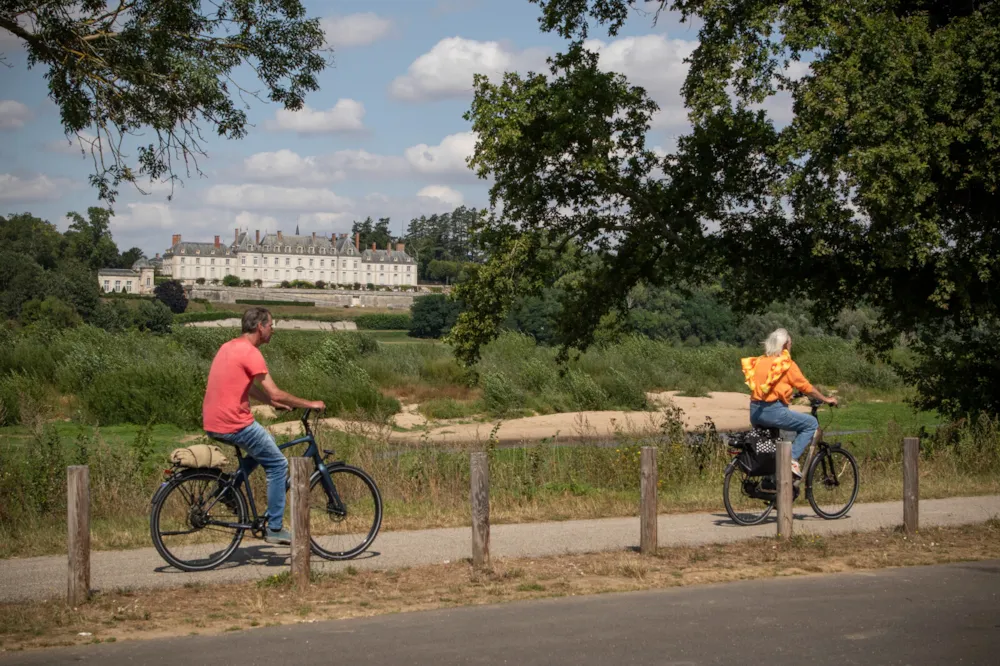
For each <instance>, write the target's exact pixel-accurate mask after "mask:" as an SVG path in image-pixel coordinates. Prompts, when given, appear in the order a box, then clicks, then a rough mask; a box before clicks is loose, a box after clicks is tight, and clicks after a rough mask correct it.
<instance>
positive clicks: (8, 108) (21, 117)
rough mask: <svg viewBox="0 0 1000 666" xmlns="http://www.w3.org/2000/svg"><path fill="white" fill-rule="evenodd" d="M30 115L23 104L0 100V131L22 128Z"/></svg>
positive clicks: (29, 110)
mask: <svg viewBox="0 0 1000 666" xmlns="http://www.w3.org/2000/svg"><path fill="white" fill-rule="evenodd" d="M31 117H32V113H31V109H29V108H28V107H27V106H25V105H24V104H21V103H20V102H17V101H15V100H12V99H0V129H17V128H19V127H24V125H25V123H27V122H28V121H29V120H31Z"/></svg>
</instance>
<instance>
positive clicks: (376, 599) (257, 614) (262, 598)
mask: <svg viewBox="0 0 1000 666" xmlns="http://www.w3.org/2000/svg"><path fill="white" fill-rule="evenodd" d="M997 557H1000V521H998V520H996V519H993V520H991V521H988V522H986V523H983V524H979V525H969V526H963V527H952V528H931V529H927V530H921V533H920V534H917V535H915V536H906V535H904V534H902V533H901V532H900V531H898V530H883V531H880V532H870V533H859V534H844V535H839V536H830V537H821V536H818V535H797V536H796V537H795V538H793V539H792V540H790V541H787V542H783V541H778V540H776V539H771V538H761V539H757V540H753V541H743V542H738V543H733V544H725V545H721V544H720V545H712V546H699V547H675V548H662V549H660V550H659V551H658V552H657V553H656V555H655V556H649V557H646V556H640V555H638V554H636V553H633V552H617V553H599V554H588V555H572V556H568V555H567V556H560V557H548V558H531V559H517V560H515V559H510V560H499V561H495V562H494V564H493V567H492V570H491V571H489V572H485V573H480V572H475V571H473V570H472V567H471V566H470V564H469V562H468V561H467V560H463V561H461V562H450V563H445V564H441V565H435V566H426V567H416V568H412V569H399V570H387V571H360V570H356V569H353V568H351V567H348V568H347V569H346V570H345V571H343V572H340V573H337V574H323V575H317V576H316V577H315V580H314V582H313V585H311V586H310V589H309V590H307V591H305V592H304V593H299V592H297V591H295V590H294V589H292V588H291V586H290V583H289V576H288V572H287V571H284V572H283V573H281V574H279V575H276V576H272V577H270V578H267V579H264V580H262V581H258V582H256V583H244V584H239V585H213V586H201V585H197V584H189V585H186V586H185V587H182V588H176V589H173V590H150V591H146V590H143V591H132V590H127V589H124V590H117V591H115V592H108V593H104V594H100V595H99V596H97V597H95V598H94V599H93V600H91V601H90V602H88V603H87V604H84V605H82V606H80V607H78V608H67V607H66V606H65V604H63V603H61V602H59V601H50V602H32V603H19V604H3V605H0V651H6V650H20V649H24V648H38V647H46V646H56V645H77V644H81V643H99V642H114V641H118V640H128V639H148V638H159V637H164V636H182V635H189V634H220V633H224V632H227V631H243V630H249V629H252V628H254V627H258V626H270V625H276V624H295V623H300V622H315V621H318V620H331V619H340V618H350V617H362V616H372V615H381V614H386V613H397V612H406V611H417V610H428V609H434V608H442V607H454V606H469V605H480V604H489V603H502V602H507V601H519V600H525V599H537V598H542V597H556V596H568V595H581V594H599V593H604V592H625V591H633V590H645V589H661V588H667V587H677V586H681V585H699V584H704V583H718V582H726V581H734V580H749V579H757V578H770V577H776V576H795V575H803V574H816V573H835V572H840V571H851V570H865V569H881V568H888V567H896V566H914V565H928V564H943V563H947V562H957V561H968V560H985V559H993V558H997Z"/></svg>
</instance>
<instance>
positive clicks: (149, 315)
mask: <svg viewBox="0 0 1000 666" xmlns="http://www.w3.org/2000/svg"><path fill="white" fill-rule="evenodd" d="M173 323H174V313H173V312H171V311H170V308H168V307H167V306H166V305H164V304H163V303H162V302H161V301H159V300H155V301H143V302H142V303H139V309H138V310H137V311H136V313H135V324H136V326H137V327H138V328H139V330H140V331H149V332H150V333H159V334H164V333H169V332H170V328H171V326H172V325H173Z"/></svg>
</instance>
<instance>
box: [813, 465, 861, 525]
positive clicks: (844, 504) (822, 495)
mask: <svg viewBox="0 0 1000 666" xmlns="http://www.w3.org/2000/svg"><path fill="white" fill-rule="evenodd" d="M806 497H807V498H808V499H809V504H811V505H812V508H813V511H815V512H816V515H818V516H819V517H820V518H825V519H826V520H835V519H837V518H842V517H843V516H844V515H845V514H847V512H848V511H850V510H851V507H852V506H853V505H854V500H856V499H857V497H858V463H857V461H856V460H855V459H854V456H852V455H851V454H850V452H848V451H845V450H844V449H827V450H825V451H823V452H822V453H820V454H819V455H818V456H816V458H815V459H814V460H813V461H812V463H811V464H810V465H809V471H808V472H807V473H806Z"/></svg>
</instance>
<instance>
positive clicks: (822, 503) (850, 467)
mask: <svg viewBox="0 0 1000 666" xmlns="http://www.w3.org/2000/svg"><path fill="white" fill-rule="evenodd" d="M809 404H810V406H811V407H812V415H813V416H816V413H817V410H818V409H819V406H820V405H821V404H823V403H822V401H820V400H816V399H815V398H810V399H809ZM779 438H780V432H779V429H778V428H754V429H752V430H748V431H743V432H741V433H734V434H733V435H732V436H731V438H730V443H729V446H730V450H729V453H730V455H732V456H733V459H732V461H730V463H729V465H728V466H727V467H726V471H725V477H724V480H723V483H722V500H723V502H724V503H725V505H726V513H728V514H729V517H730V518H732V519H733V522H735V523H737V524H739V525H757V524H759V523H762V522H763V521H764V520H765V519H766V518H767V517H768V515H770V513H771V510H772V509H773V508H774V505H775V502H776V501H777V497H778V489H777V482H776V481H775V477H774V473H775V453H776V450H777V449H776V443H777V441H778V439H779ZM814 452H815V453H816V455H815V457H814V456H813V453H814ZM804 468H805V470H806V473H805V476H804V479H805V493H806V499H808V500H809V504H810V505H811V506H812V509H813V511H815V512H816V515H818V516H819V517H820V518H823V519H825V520H836V519H838V518H842V517H844V516H845V515H847V512H848V511H850V510H851V507H852V506H854V501H855V500H856V499H857V497H858V486H859V478H858V462H857V460H855V458H854V456H853V455H851V452H850V451H848V450H846V449H844V448H842V447H841V445H840V444H839V443H834V444H828V443H827V442H825V441H823V429H822V428H820V429H819V430H817V431H816V435H815V436H814V437H813V441H812V442H810V443H809V449H808V451H807V454H806V464H805V465H804ZM801 481H802V480H801V479H800V480H798V481H796V482H795V483H794V484H793V486H792V499H793V501H794V500H795V499H796V498H798V496H799V485H800V484H801ZM735 489H738V490H735ZM823 493H828V494H830V495H837V496H841V497H846V501H836V502H834V501H833V500H827V499H826V498H825V497H824V496H823ZM817 495H819V496H820V497H817ZM734 501H738V502H740V508H741V509H743V506H744V505H746V509H745V510H737V509H736V508H735V507H734Z"/></svg>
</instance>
